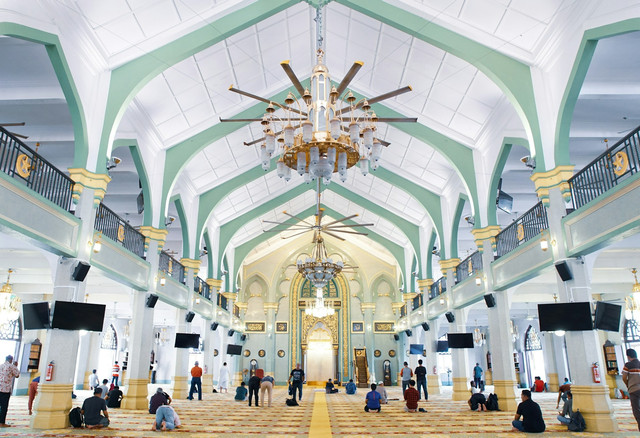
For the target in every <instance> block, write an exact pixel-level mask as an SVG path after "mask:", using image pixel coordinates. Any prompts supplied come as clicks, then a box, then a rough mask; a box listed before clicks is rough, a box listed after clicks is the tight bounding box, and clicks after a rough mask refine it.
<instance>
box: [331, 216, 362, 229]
mask: <svg viewBox="0 0 640 438" xmlns="http://www.w3.org/2000/svg"><path fill="white" fill-rule="evenodd" d="M354 217H358V214H357V213H356V214H352V215H351V216H346V217H343V218H342V219H338V220H337V221H333V222H329V223H328V224H325V225H324V227H323V228H326V227H328V226H329V225H333V224H337V223H338V222H344V221H346V220H349V219H353V218H354Z"/></svg>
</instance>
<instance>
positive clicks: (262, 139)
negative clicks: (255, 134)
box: [243, 119, 306, 146]
mask: <svg viewBox="0 0 640 438" xmlns="http://www.w3.org/2000/svg"><path fill="white" fill-rule="evenodd" d="M295 120H306V119H295ZM299 127H300V125H295V126H294V127H293V129H298V128H299ZM280 134H282V131H278V132H274V133H273V135H275V136H276V137H277V136H279V135H280ZM266 138H267V137H262V138H259V139H257V140H253V141H250V142H248V143H247V142H246V141H245V142H243V143H244V145H245V146H253V145H254V144H256V143H260V142H261V141H265V139H266Z"/></svg>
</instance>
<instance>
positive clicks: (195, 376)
mask: <svg viewBox="0 0 640 438" xmlns="http://www.w3.org/2000/svg"><path fill="white" fill-rule="evenodd" d="M196 391H198V400H202V368H200V367H199V366H198V361H196V362H195V363H194V364H193V368H191V388H190V389H189V397H187V399H188V400H193V393H194V392H196Z"/></svg>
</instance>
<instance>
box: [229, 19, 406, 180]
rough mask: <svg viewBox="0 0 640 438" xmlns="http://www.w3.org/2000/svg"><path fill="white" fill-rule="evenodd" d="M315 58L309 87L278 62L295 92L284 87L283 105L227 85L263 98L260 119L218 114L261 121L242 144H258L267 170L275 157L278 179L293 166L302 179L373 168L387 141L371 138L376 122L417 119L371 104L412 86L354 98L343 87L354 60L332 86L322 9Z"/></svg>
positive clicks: (342, 177)
mask: <svg viewBox="0 0 640 438" xmlns="http://www.w3.org/2000/svg"><path fill="white" fill-rule="evenodd" d="M315 21H316V42H317V48H316V57H317V64H316V66H315V67H314V68H313V72H312V73H311V78H310V81H309V87H303V85H302V83H301V82H300V80H299V79H298V77H297V76H296V75H295V73H294V72H293V69H292V68H291V66H290V65H289V61H283V62H281V63H280V65H281V66H282V68H283V69H284V71H285V73H286V74H287V76H288V77H289V79H290V80H291V82H292V83H293V86H294V87H295V89H296V91H297V92H298V96H296V95H295V94H294V93H292V92H289V93H288V94H287V97H286V98H285V100H284V104H280V103H277V102H273V101H270V100H269V99H265V98H263V97H260V96H256V95H254V94H251V93H248V92H245V91H242V90H239V89H237V88H234V87H233V85H232V86H231V87H229V90H230V91H233V92H234V93H238V94H241V95H243V96H247V97H251V98H252V99H256V100H259V101H261V102H265V103H268V106H267V109H266V112H265V114H264V116H262V118H259V119H220V121H221V122H245V123H246V122H260V123H261V124H262V126H263V131H264V137H262V138H260V139H258V140H255V141H252V142H249V143H246V142H245V145H246V146H251V145H254V144H257V143H260V144H261V146H260V161H261V163H262V168H263V169H264V170H265V171H268V170H269V169H270V166H271V157H273V156H277V157H278V161H277V167H276V171H277V174H278V176H279V177H280V178H284V179H285V180H286V181H289V179H291V170H292V169H293V170H294V171H296V172H297V173H298V174H299V175H300V176H302V177H303V178H304V181H305V182H306V183H310V182H311V181H314V180H315V179H322V181H323V182H324V184H329V183H330V182H331V178H332V175H333V174H334V173H336V172H337V173H338V174H339V175H340V180H341V181H342V182H345V181H346V180H347V169H349V168H351V167H353V166H355V165H356V164H358V165H359V166H360V170H361V172H362V174H363V175H367V174H368V173H369V169H370V168H371V170H376V169H377V168H378V162H379V160H380V156H381V154H382V146H383V145H384V146H388V145H389V143H387V142H385V141H383V140H380V139H378V138H376V137H375V133H376V132H377V124H378V122H414V123H415V122H416V121H417V118H405V117H397V118H395V117H394V118H381V117H378V116H377V115H376V113H375V112H374V111H373V109H372V108H371V105H372V104H374V103H376V102H380V101H383V100H386V99H389V98H392V97H395V96H398V95H400V94H403V93H406V92H408V91H411V87H410V86H406V87H403V88H400V89H398V90H395V91H392V92H389V93H385V94H382V95H380V96H377V97H374V98H371V99H368V100H367V99H360V100H358V99H357V98H356V97H355V96H354V95H353V93H352V92H351V91H350V90H347V86H348V85H349V83H350V82H351V81H352V79H353V78H354V77H355V75H356V73H357V72H358V70H360V68H361V67H362V66H363V65H364V64H363V63H362V62H360V61H357V62H355V63H354V64H353V66H352V67H351V69H350V70H349V71H348V72H347V74H346V76H345V77H344V78H343V79H342V82H340V84H339V85H338V86H337V87H336V86H335V85H332V82H331V77H330V76H329V70H328V68H327V67H326V66H325V65H324V63H323V62H324V50H323V49H322V47H323V40H324V38H323V36H322V34H323V28H322V25H323V22H322V9H321V8H318V9H316V18H315Z"/></svg>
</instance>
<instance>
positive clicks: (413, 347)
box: [409, 344, 424, 354]
mask: <svg viewBox="0 0 640 438" xmlns="http://www.w3.org/2000/svg"><path fill="white" fill-rule="evenodd" d="M423 351H424V345H422V344H410V345H409V354H422V352H423Z"/></svg>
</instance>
